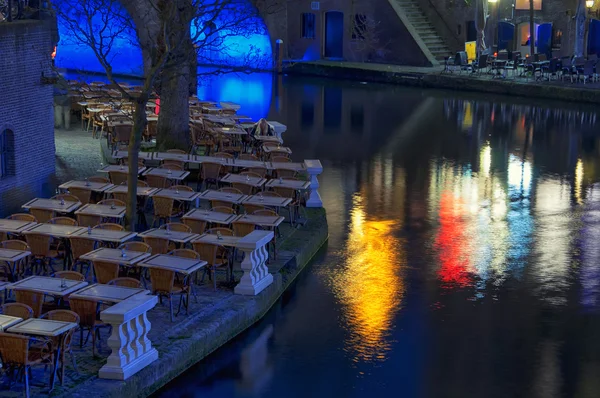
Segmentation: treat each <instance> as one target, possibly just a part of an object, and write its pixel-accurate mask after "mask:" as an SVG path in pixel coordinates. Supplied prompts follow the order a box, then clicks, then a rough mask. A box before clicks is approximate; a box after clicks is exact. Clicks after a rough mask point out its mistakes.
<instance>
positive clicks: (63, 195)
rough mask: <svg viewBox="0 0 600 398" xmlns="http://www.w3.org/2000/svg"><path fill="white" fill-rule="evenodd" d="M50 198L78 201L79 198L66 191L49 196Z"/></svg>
mask: <svg viewBox="0 0 600 398" xmlns="http://www.w3.org/2000/svg"><path fill="white" fill-rule="evenodd" d="M50 199H53V200H64V201H65V202H75V203H77V202H79V198H78V197H77V196H75V195H71V194H68V193H61V194H58V195H54V196H53V197H51V198H50Z"/></svg>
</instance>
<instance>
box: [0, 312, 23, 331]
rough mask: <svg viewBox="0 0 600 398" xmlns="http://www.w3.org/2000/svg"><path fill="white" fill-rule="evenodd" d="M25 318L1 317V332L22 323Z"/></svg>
mask: <svg viewBox="0 0 600 398" xmlns="http://www.w3.org/2000/svg"><path fill="white" fill-rule="evenodd" d="M22 320H23V318H19V317H16V316H9V315H0V332H4V331H5V330H6V329H8V328H9V327H11V326H13V325H15V324H17V323H19V322H21V321H22Z"/></svg>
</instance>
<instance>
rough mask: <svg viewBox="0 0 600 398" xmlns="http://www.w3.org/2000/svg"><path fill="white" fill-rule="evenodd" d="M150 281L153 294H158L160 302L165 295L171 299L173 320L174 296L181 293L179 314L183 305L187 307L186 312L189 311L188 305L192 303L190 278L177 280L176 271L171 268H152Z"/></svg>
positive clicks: (170, 311)
mask: <svg viewBox="0 0 600 398" xmlns="http://www.w3.org/2000/svg"><path fill="white" fill-rule="evenodd" d="M150 283H151V284H152V294H156V295H158V297H159V300H160V303H161V304H162V298H163V297H165V298H166V299H167V300H169V313H170V315H171V322H173V321H174V319H173V296H174V295H179V296H180V298H179V306H178V308H177V314H176V315H179V312H180V310H181V305H182V304H183V305H184V307H185V313H186V314H187V313H188V306H189V303H190V292H191V286H190V278H189V276H186V277H185V278H184V279H183V281H182V282H177V281H175V272H174V271H171V270H166V269H161V268H150Z"/></svg>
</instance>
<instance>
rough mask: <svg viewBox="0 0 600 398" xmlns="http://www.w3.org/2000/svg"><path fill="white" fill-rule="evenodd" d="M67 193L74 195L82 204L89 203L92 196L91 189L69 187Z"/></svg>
mask: <svg viewBox="0 0 600 398" xmlns="http://www.w3.org/2000/svg"><path fill="white" fill-rule="evenodd" d="M69 193H70V194H71V195H73V196H76V197H77V199H79V201H80V202H81V203H83V204H84V205H85V204H88V203H90V200H91V198H92V190H91V189H85V188H77V187H71V188H69Z"/></svg>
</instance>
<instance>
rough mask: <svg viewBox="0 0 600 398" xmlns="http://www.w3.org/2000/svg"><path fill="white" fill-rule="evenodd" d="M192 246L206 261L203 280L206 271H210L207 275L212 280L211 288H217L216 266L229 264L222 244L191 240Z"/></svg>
mask: <svg viewBox="0 0 600 398" xmlns="http://www.w3.org/2000/svg"><path fill="white" fill-rule="evenodd" d="M224 229H225V228H224ZM192 247H193V248H194V251H195V252H196V253H198V254H199V255H200V258H201V259H202V260H204V261H206V262H207V264H206V267H204V275H203V276H202V280H204V276H205V275H206V273H207V272H210V273H209V277H210V278H211V279H212V280H213V289H214V290H217V274H216V272H217V268H220V267H222V266H227V265H228V264H229V260H228V258H227V251H226V250H225V248H224V247H222V246H219V245H213V244H210V243H204V242H192ZM226 271H227V270H226Z"/></svg>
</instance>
